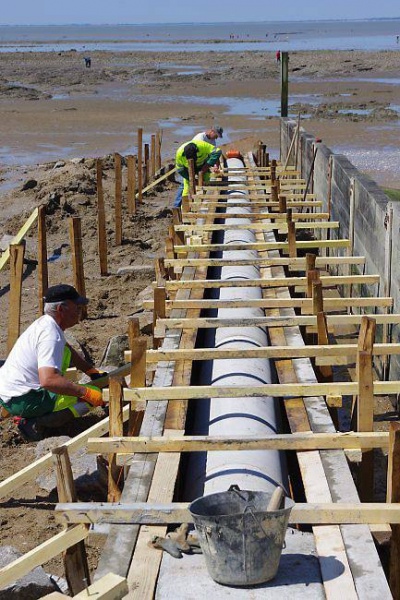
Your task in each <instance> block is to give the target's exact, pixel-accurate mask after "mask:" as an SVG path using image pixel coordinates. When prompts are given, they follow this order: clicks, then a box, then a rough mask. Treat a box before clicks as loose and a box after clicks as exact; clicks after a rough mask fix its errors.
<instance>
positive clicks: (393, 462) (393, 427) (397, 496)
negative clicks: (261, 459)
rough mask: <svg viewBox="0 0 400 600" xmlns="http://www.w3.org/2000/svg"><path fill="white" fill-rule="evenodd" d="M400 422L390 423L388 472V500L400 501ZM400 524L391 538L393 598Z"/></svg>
mask: <svg viewBox="0 0 400 600" xmlns="http://www.w3.org/2000/svg"><path fill="white" fill-rule="evenodd" d="M399 468H400V423H390V429H389V456H388V472H387V494H386V501H387V502H400V479H399ZM399 564H400V525H392V536H391V539H390V559H389V583H390V590H391V592H392V594H393V598H394V599H395V600H398V599H399V598H400V569H399Z"/></svg>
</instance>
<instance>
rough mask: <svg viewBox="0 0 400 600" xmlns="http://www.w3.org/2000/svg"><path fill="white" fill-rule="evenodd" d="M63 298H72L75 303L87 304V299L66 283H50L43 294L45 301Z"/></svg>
mask: <svg viewBox="0 0 400 600" xmlns="http://www.w3.org/2000/svg"><path fill="white" fill-rule="evenodd" d="M64 300H72V301H73V302H75V304H88V302H89V300H88V299H87V298H85V297H84V296H80V295H79V293H78V292H77V290H76V289H75V288H74V287H73V286H72V285H68V284H67V283H59V284H58V285H52V286H51V287H49V289H48V290H47V292H46V295H45V296H44V301H45V302H46V303H50V302H64Z"/></svg>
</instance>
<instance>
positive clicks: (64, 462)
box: [52, 446, 90, 594]
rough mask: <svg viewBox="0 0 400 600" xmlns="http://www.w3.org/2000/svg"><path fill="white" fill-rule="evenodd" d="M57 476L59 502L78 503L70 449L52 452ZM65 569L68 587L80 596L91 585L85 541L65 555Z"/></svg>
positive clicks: (71, 548) (77, 544) (71, 547)
mask: <svg viewBox="0 0 400 600" xmlns="http://www.w3.org/2000/svg"><path fill="white" fill-rule="evenodd" d="M52 455H53V459H54V464H55V467H56V475H57V492H58V501H59V502H76V500H77V496H76V490H75V483H74V476H73V474H72V468H71V462H70V459H69V454H68V449H67V448H66V447H65V446H60V447H59V448H54V449H53V450H52ZM63 558H64V568H65V575H66V579H67V582H68V587H69V589H70V590H71V592H72V593H73V594H78V593H79V592H81V591H82V590H84V589H85V588H87V586H88V585H90V571H89V565H88V561H87V556H86V549H85V542H84V541H83V540H81V541H79V542H77V543H76V544H73V545H71V546H70V547H69V548H67V549H66V550H65V553H64V557H63Z"/></svg>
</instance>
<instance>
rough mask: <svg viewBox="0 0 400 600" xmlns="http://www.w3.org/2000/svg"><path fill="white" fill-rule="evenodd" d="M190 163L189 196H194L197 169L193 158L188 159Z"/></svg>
mask: <svg viewBox="0 0 400 600" xmlns="http://www.w3.org/2000/svg"><path fill="white" fill-rule="evenodd" d="M188 165H189V196H190V197H191V198H193V196H194V195H195V193H196V171H195V164H194V160H193V158H190V159H189V160H188Z"/></svg>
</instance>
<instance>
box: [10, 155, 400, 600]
mask: <svg viewBox="0 0 400 600" xmlns="http://www.w3.org/2000/svg"><path fill="white" fill-rule="evenodd" d="M279 171H280V169H279V167H278V169H277V173H278V176H279ZM243 172H245V173H246V174H247V184H246V190H248V191H249V192H250V193H249V195H248V197H249V198H250V200H251V202H252V206H253V208H254V210H255V211H256V215H257V218H256V220H255V224H256V225H257V226H254V230H255V231H256V236H257V242H256V243H255V244H253V245H250V246H251V247H252V246H254V249H256V250H258V251H259V252H260V258H259V260H258V263H259V266H260V269H261V278H260V280H254V283H253V282H250V283H249V282H248V281H246V283H245V285H247V286H248V285H252V284H253V285H258V286H260V287H261V288H262V290H263V298H262V300H260V301H257V302H255V301H253V305H257V306H260V307H263V308H264V309H265V318H262V319H261V320H256V319H253V320H252V321H251V322H249V323H246V325H248V326H260V325H262V326H265V327H268V330H269V336H270V339H271V346H269V347H266V348H257V349H254V350H248V351H245V352H244V351H240V357H247V358H250V357H260V356H263V357H266V358H271V359H273V360H274V361H275V365H276V370H277V374H278V378H279V384H274V385H272V384H271V385H269V386H265V389H264V390H263V391H264V393H265V394H267V395H272V396H275V397H281V398H282V399H283V400H282V402H283V404H284V406H285V410H286V414H287V420H288V423H289V427H290V431H291V433H289V434H285V435H283V434H282V435H278V436H274V437H273V438H267V437H264V438H237V439H230V440H229V441H227V440H226V439H223V438H211V437H208V436H207V437H202V438H200V437H193V436H192V437H189V436H185V435H184V432H185V420H186V412H187V404H188V399H189V398H193V399H196V398H197V399H198V400H197V401H201V398H204V397H205V396H208V397H217V396H223V395H229V396H232V395H235V394H236V395H238V396H241V397H245V396H246V395H247V396H249V395H251V394H257V395H259V394H260V387H257V388H256V389H252V388H249V387H247V388H238V387H237V388H226V387H222V386H220V387H219V386H213V387H212V388H211V387H209V386H202V387H200V386H198V387H196V386H190V376H191V368H192V362H193V361H196V360H209V359H212V358H217V357H218V358H229V357H230V358H238V355H236V354H235V351H229V350H222V349H221V350H215V349H211V348H208V349H198V348H195V343H196V336H197V329H198V328H200V327H201V328H204V327H216V326H218V327H220V326H232V325H233V324H234V323H235V321H234V319H229V321H225V322H224V321H223V320H221V319H214V320H213V319H202V318H200V311H201V309H202V308H205V307H219V306H232V307H235V306H240V305H241V304H240V301H239V300H235V301H233V302H232V303H231V304H229V303H227V302H222V301H218V300H206V299H204V297H203V294H204V289H206V288H207V287H211V286H216V287H221V283H220V282H215V281H211V280H208V279H207V278H206V269H207V267H208V266H211V265H212V264H215V263H213V262H212V259H210V258H209V252H210V251H211V250H214V249H224V245H218V246H215V245H212V244H211V243H210V241H209V235H210V233H211V232H212V231H213V227H212V225H213V221H214V219H215V218H216V213H215V210H214V209H215V207H216V206H217V204H218V206H220V204H219V203H218V200H219V199H220V195H219V194H220V193H221V192H223V191H224V189H225V184H223V183H222V182H220V183H219V184H218V185H217V186H215V185H213V186H210V187H209V188H207V187H203V188H201V189H198V190H197V193H196V194H195V195H194V196H193V198H192V200H191V201H190V203H189V205H188V204H187V203H185V204H184V207H183V212H182V215H181V219H179V220H178V221H176V223H175V225H176V226H175V228H174V230H173V231H171V234H172V235H171V237H170V239H169V241H168V244H167V257H166V260H165V261H164V264H163V265H161V266H159V268H158V271H157V273H158V278H157V288H156V290H157V291H156V296H155V301H154V303H149V302H148V303H146V307H153V308H154V311H155V318H154V324H155V331H154V349H153V350H146V346H145V344H143V340H141V339H140V338H139V337H138V336H137V335H136V336H135V335H133V336H132V340H131V351H130V353H129V354H128V355H127V358H128V360H130V361H131V382H130V389H125V390H123V399H124V400H125V401H129V402H132V403H137V402H146V403H147V408H146V411H145V413H144V418H143V423H142V425H141V427H140V432H138V433H139V435H134V436H132V435H131V436H125V437H124V436H121V435H111V437H108V438H102V437H100V436H102V435H103V434H104V433H105V431H106V430H108V423H104V424H102V425H101V426H99V427H98V429H97V430H96V429H94V430H92V431H90V432H89V433H88V432H85V434H88V435H87V436H86V435H85V439H88V450H89V451H91V452H101V453H103V454H108V455H110V456H115V461H116V464H123V465H125V466H127V465H129V473H128V476H127V478H126V481H125V487H124V490H123V492H122V495H121V497H120V498H119V501H118V503H106V504H104V503H103V504H102V505H101V506H100V505H97V504H96V503H91V504H90V505H84V504H79V503H63V504H60V505H59V506H58V507H57V514H58V516H59V518H60V519H61V520H62V521H63V522H67V523H69V524H70V525H71V524H73V523H74V524H77V525H76V526H75V527H81V528H84V529H85V532H87V530H86V528H85V524H88V523H95V522H103V523H104V522H111V523H113V525H111V527H110V534H109V536H108V540H107V543H106V547H105V550H104V553H103V555H102V557H101V560H100V564H99V568H98V573H97V576H98V577H101V576H104V575H105V574H106V573H107V572H108V571H112V572H113V573H116V574H118V575H120V576H123V577H125V576H127V579H128V584H129V589H130V592H129V598H138V599H139V598H140V599H142V598H151V597H153V595H154V592H155V589H156V586H157V577H158V572H159V567H160V563H161V560H162V555H161V553H159V552H156V551H155V550H154V549H152V548H149V546H148V541H149V539H150V538H151V537H152V536H153V535H159V536H163V535H165V533H166V525H167V524H168V523H176V522H186V521H188V520H190V514H189V513H188V510H187V505H185V504H180V503H174V502H173V499H174V492H175V486H176V482H177V480H178V476H179V466H180V453H182V452H188V451H204V450H206V451H213V450H221V449H224V450H226V449H227V446H229V449H231V450H234V449H236V450H237V449H240V448H242V449H254V448H274V449H282V450H289V449H290V450H295V451H296V453H297V460H298V463H299V466H300V472H301V477H302V480H303V485H304V489H305V495H306V500H307V502H306V503H298V504H297V505H296V506H295V508H294V510H293V513H292V517H291V522H292V523H298V524H302V523H307V524H311V525H312V526H313V532H314V537H315V543H316V548H317V552H318V555H319V557H320V558H321V573H322V580H323V585H324V589H325V593H326V595H327V597H329V598H339V597H340V598H342V597H346V598H353V597H354V598H356V597H360V598H369V597H375V596H376V597H378V596H379V597H383V598H385V597H388V598H389V597H391V596H390V593H389V590H388V587H387V584H386V580H385V577H384V574H383V570H382V568H381V567H380V564H379V560H378V557H377V554H376V551H375V549H374V547H373V544H372V543H371V533H370V532H371V530H375V529H377V528H378V529H382V528H383V529H385V528H386V529H387V528H388V526H389V524H390V523H391V524H396V527H398V525H397V524H399V523H400V507H399V506H398V505H396V504H395V503H396V502H397V501H398V498H397V497H396V494H397V486H396V484H395V483H394V473H393V471H394V469H393V464H395V461H396V460H397V459H396V457H397V452H398V450H397V446H398V441H397V437H398V434H397V432H396V431H393V432H391V434H390V435H389V434H386V433H382V432H380V433H374V432H373V400H374V394H382V393H396V392H397V389H398V388H399V384H400V382H385V381H374V375H373V357H374V356H388V355H390V354H398V353H400V345H398V344H392V343H390V341H387V340H386V342H385V343H382V344H375V343H374V332H375V328H376V327H382V328H387V327H388V325H390V323H393V322H397V321H398V320H399V315H392V314H389V313H388V311H389V310H390V308H391V306H392V299H391V298H388V297H382V298H380V297H374V296H373V294H372V295H371V297H368V298H352V297H350V296H349V297H347V298H339V297H337V298H326V297H325V296H324V289H325V288H326V287H330V288H332V287H334V286H336V285H348V286H350V285H351V284H353V283H357V282H362V283H363V284H365V285H374V284H376V283H377V282H378V280H379V278H378V277H377V276H376V275H374V274H363V275H358V276H356V275H354V276H349V275H336V276H332V275H329V274H320V273H319V271H318V270H317V269H318V268H323V269H326V270H329V267H330V266H332V265H334V266H339V267H341V266H344V267H346V266H348V265H351V264H357V265H362V264H363V263H364V259H363V257H351V256H349V257H339V256H332V255H331V256H329V257H327V256H317V258H316V259H315V260H313V259H312V258H311V259H310V258H303V257H298V256H297V254H298V252H299V251H307V250H315V251H319V250H321V249H326V248H331V249H332V250H333V251H335V249H338V248H348V246H349V241H348V240H329V239H328V240H321V241H314V240H313V241H307V242H301V241H297V239H296V231H297V230H298V229H299V227H298V224H297V223H301V224H302V225H303V224H304V225H305V226H306V227H307V225H308V229H316V228H318V226H319V224H320V225H322V226H323V227H326V228H328V224H325V223H324V219H325V216H324V217H323V218H320V217H321V215H319V214H318V212H317V210H318V209H319V208H320V207H321V202H319V201H317V200H315V198H314V196H313V195H310V194H304V190H305V182H304V181H302V180H300V179H299V178H298V177H297V175H298V173H294V172H293V171H290V172H289V171H288V172H283V171H282V170H281V171H280V175H281V177H282V182H281V195H284V196H285V197H286V198H287V202H286V203H285V204H286V209H287V208H289V211H290V209H291V208H293V209H295V210H296V211H297V214H296V213H295V211H294V210H293V212H289V213H286V212H285V213H283V212H271V211H274V210H275V211H276V210H278V211H279V208H282V203H280V202H279V200H278V201H276V200H274V199H273V194H272V192H271V180H269V179H262V180H261V179H260V177H268V176H270V175H271V170H270V169H268V168H256V167H255V166H254V164H253V163H252V162H251V160H250V159H249V158H248V159H247V161H246V167H245V169H243ZM294 176H296V177H294ZM289 177H290V179H289ZM289 199H290V200H291V201H290V202H289ZM292 199H293V200H292ZM261 210H263V211H268V212H265V213H264V212H263V213H262V214H261V212H260V211H261ZM304 210H306V211H307V212H303V211H304ZM305 215H307V217H305ZM218 218H220V215H219V214H218ZM292 218H293V221H291V219H292ZM306 219H307V221H306ZM303 220H304V221H306V222H304V223H303ZM181 221H182V222H183V223H186V225H185V226H183V225H181V224H180V222H181ZM264 221H265V223H264ZM281 222H282V223H281ZM292 222H293V224H294V223H296V224H297V227H296V226H295V227H293V226H291V223H292ZM269 223H271V224H272V226H269ZM280 223H281V224H280ZM259 225H261V226H259ZM218 227H221V226H220V225H218ZM278 228H279V233H280V234H282V235H285V236H286V237H287V240H286V241H284V242H279V241H276V240H275V238H274V231H275V230H278ZM247 247H248V246H247ZM235 248H236V246H232V245H230V246H229V249H235ZM237 249H241V247H240V246H239V245H238V247H237ZM282 254H286V256H284V255H282ZM287 255H289V256H287ZM219 263H221V264H225V263H223V262H222V260H221V261H219ZM219 263H218V264H219ZM284 267H286V268H288V269H292V270H294V271H296V270H305V271H306V275H305V276H303V277H297V276H294V277H285V273H284V271H283V268H284ZM164 279H165V281H164ZM289 286H290V287H291V288H293V289H297V290H298V291H301V292H302V293H303V294H304V297H301V298H294V297H292V296H291V295H290V293H289ZM160 290H161V291H160ZM350 306H353V307H354V306H357V307H359V308H360V310H364V309H366V308H368V307H369V308H371V309H372V310H378V309H379V310H382V311H384V314H374V316H373V317H368V316H365V315H364V316H362V315H351V314H347V315H343V314H340V315H337V314H330V313H331V312H337V311H340V310H343V309H344V310H346V309H347V308H348V307H350ZM295 308H298V309H300V310H301V312H302V314H301V315H296V314H295V313H294V309H295ZM343 324H351V325H353V326H356V327H359V328H360V333H359V337H358V341H357V343H354V344H343V345H340V344H330V343H329V338H328V333H329V331H333V333H334V328H335V326H337V325H343ZM300 327H302V328H303V329H304V331H305V333H306V334H308V335H313V336H314V337H315V338H316V342H317V343H314V344H310V345H305V344H304V345H300V346H299V345H296V344H295V343H294V342H293V340H294V338H296V339H298V337H299V336H298V332H299V328H300ZM160 342H162V343H161V344H160ZM310 359H312V360H313V362H315V368H316V369H317V370H318V371H319V373H318V374H319V375H321V372H322V373H323V374H325V376H329V369H330V368H331V367H332V366H334V365H337V364H352V363H355V364H356V366H357V376H356V379H355V380H353V381H352V382H348V381H343V382H341V381H335V384H334V388H332V384H329V383H324V382H322V383H319V382H318V381H317V377H316V375H315V372H314V370H313V368H312V365H311V362H310ZM298 360H301V361H302V365H303V372H306V374H307V382H305V381H303V380H302V375H301V373H300V372H299V370H298V369H297V366H296V365H297V362H296V361H298ZM146 364H147V366H148V372H151V368H149V367H151V365H156V368H155V371H154V378H153V381H152V385H151V386H146V376H145V375H146ZM324 369H325V371H324ZM326 369H328V371H326ZM327 372H328V375H327ZM333 390H334V392H335V393H334V394H332V391H333ZM121 393H122V392H121V390H120V389H119V388H118V390H115V389H114V391H113V389H112V388H110V391H109V398H110V405H113V406H114V408H113V409H112V411H111V413H110V414H111V419H112V420H114V419H116V418H117V417H116V415H117V414H119V417H118V419H119V422H120V423H121V422H122V419H124V418H125V419H126V418H128V411H127V409H125V411H124V414H122V412H121V411H119V409H118V406H119V407H121V400H122V397H121ZM344 394H346V395H353V396H354V397H356V398H357V402H355V414H356V416H357V424H358V429H357V432H355V433H349V434H342V433H338V432H337V431H336V428H335V426H334V424H333V421H332V418H331V416H330V412H329V409H331V410H333V411H334V410H335V407H338V406H340V405H341V396H342V395H344ZM105 395H106V396H107V391H105ZM115 407H116V408H115ZM333 416H334V417H335V413H334V412H333ZM109 431H110V433H111V434H112V432H115V431H118V427H117V426H116V425H115V423H114V424H112V425H111V426H110V429H109ZM293 434H295V435H293ZM374 448H383V449H385V450H388V451H389V453H390V461H389V464H390V465H391V467H390V470H389V475H388V481H389V484H390V485H389V489H390V494H392V495H391V496H389V497H388V503H387V504H376V503H365V504H360V501H359V496H358V494H357V491H356V488H355V486H354V483H353V480H352V477H351V474H350V471H349V469H348V466H347V463H346V459H345V455H344V452H343V450H344V449H358V450H361V452H362V465H361V472H362V473H363V476H364V477H363V486H362V488H361V492H360V493H361V495H362V497H363V499H368V497H369V496H370V494H371V478H370V474H371V473H372V472H373V471H372V462H371V457H372V454H371V452H372V450H373V449H374ZM46 460H47V459H46ZM37 468H40V469H41V468H42V467H41V466H40V467H39V466H38V467H37ZM16 481H18V484H21V483H23V481H25V479H24V478H23V477H20V478H19V479H18V480H16ZM10 485H11V486H12V483H10V482H9V483H8V487H6V488H5V489H6V490H7V491H10V489H12V488H10ZM0 492H1V484H0ZM369 499H371V497H369ZM345 500H346V501H347V502H346V503H345ZM371 524H372V525H371ZM66 531H67V532H68V531H72V530H71V529H67V530H66ZM79 531H80V530H79ZM82 532H83V529H82ZM394 541H396V540H394ZM326 556H335V557H336V558H337V560H339V561H340V562H341V564H342V565H343V572H342V573H341V574H340V575H338V574H337V573H336V574H333V573H332V572H331V571H330V570H329V568H327V566H326V563H324V562H323V559H324V557H326ZM361 559H362V560H363V568H360V567H359V561H360V560H361ZM371 593H372V595H371ZM368 594H369V595H368Z"/></svg>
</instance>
